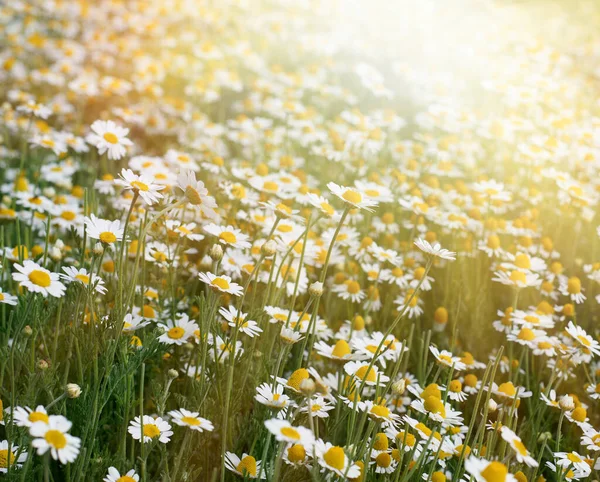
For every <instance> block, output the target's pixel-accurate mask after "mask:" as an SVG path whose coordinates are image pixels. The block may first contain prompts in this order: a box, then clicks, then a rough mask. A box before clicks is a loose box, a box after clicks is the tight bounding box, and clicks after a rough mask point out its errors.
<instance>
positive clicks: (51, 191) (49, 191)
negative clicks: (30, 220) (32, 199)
mask: <svg viewBox="0 0 600 482" xmlns="http://www.w3.org/2000/svg"><path fill="white" fill-rule="evenodd" d="M42 194H43V195H44V196H46V197H54V195H55V194H56V190H55V189H54V188H53V187H45V188H44V189H42Z"/></svg>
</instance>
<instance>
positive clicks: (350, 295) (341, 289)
mask: <svg viewBox="0 0 600 482" xmlns="http://www.w3.org/2000/svg"><path fill="white" fill-rule="evenodd" d="M331 291H333V292H334V293H337V295H338V296H339V297H340V298H342V299H343V300H351V301H352V302H353V303H358V302H360V301H362V300H363V299H364V298H365V296H367V294H366V293H365V291H364V290H362V289H361V287H360V284H359V283H358V281H356V280H353V279H348V280H346V281H344V282H343V283H340V284H334V285H333V287H332V288H331Z"/></svg>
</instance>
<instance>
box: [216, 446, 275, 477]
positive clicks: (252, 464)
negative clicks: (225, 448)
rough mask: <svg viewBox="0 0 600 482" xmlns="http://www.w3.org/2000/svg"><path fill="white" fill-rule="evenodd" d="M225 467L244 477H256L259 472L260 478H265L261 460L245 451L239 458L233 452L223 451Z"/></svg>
mask: <svg viewBox="0 0 600 482" xmlns="http://www.w3.org/2000/svg"><path fill="white" fill-rule="evenodd" d="M225 467H227V470H231V471H232V472H233V473H235V474H238V475H239V476H241V477H244V478H246V477H248V478H250V479H258V477H259V474H261V475H260V478H261V479H266V478H267V476H266V474H265V473H264V470H261V461H260V460H258V461H257V460H256V459H255V458H254V457H252V455H248V454H246V453H244V454H242V457H241V458H240V457H238V456H237V455H235V454H234V453H231V452H225Z"/></svg>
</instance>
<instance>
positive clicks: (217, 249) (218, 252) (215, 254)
mask: <svg viewBox="0 0 600 482" xmlns="http://www.w3.org/2000/svg"><path fill="white" fill-rule="evenodd" d="M208 255H209V256H210V257H211V258H212V260H213V261H221V259H223V248H222V247H221V245H220V244H213V246H212V248H210V251H209V252H208Z"/></svg>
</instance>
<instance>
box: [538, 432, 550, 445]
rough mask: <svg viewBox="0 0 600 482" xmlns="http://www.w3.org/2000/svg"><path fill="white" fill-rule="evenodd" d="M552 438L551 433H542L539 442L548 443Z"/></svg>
mask: <svg viewBox="0 0 600 482" xmlns="http://www.w3.org/2000/svg"><path fill="white" fill-rule="evenodd" d="M551 438H552V434H551V433H550V432H542V433H541V434H539V435H538V438H537V441H538V443H539V444H541V443H544V442H547V441H548V440H550V439H551Z"/></svg>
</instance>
